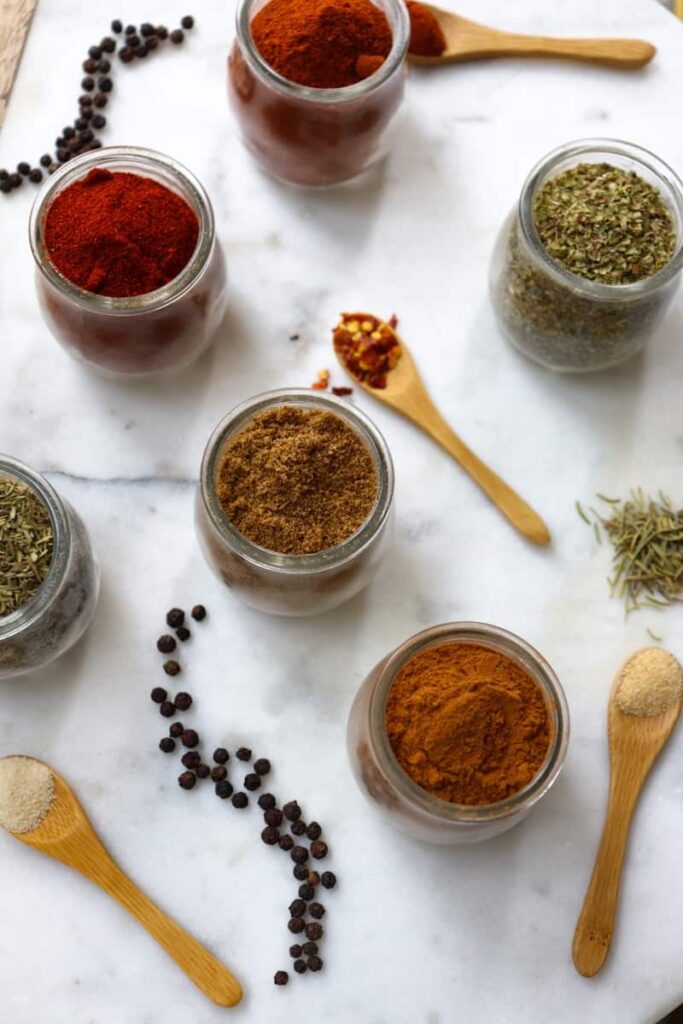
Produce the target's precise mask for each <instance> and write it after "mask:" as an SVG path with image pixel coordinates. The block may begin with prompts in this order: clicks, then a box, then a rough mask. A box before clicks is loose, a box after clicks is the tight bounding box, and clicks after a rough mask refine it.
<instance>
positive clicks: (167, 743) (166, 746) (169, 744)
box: [159, 736, 175, 754]
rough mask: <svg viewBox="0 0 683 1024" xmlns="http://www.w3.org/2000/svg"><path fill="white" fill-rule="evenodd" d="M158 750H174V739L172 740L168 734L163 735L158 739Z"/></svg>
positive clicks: (169, 752)
mask: <svg viewBox="0 0 683 1024" xmlns="http://www.w3.org/2000/svg"><path fill="white" fill-rule="evenodd" d="M159 750H162V751H163V752H164V754H172V753H173V751H174V750H175V740H172V739H171V737H170V736H164V738H163V739H161V740H159Z"/></svg>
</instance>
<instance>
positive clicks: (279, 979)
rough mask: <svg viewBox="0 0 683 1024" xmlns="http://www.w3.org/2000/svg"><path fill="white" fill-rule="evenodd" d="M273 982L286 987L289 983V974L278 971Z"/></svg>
mask: <svg viewBox="0 0 683 1024" xmlns="http://www.w3.org/2000/svg"><path fill="white" fill-rule="evenodd" d="M273 981H274V982H275V984H276V985H286V984H287V982H288V981H289V975H288V974H287V971H276V972H275V977H274V978H273Z"/></svg>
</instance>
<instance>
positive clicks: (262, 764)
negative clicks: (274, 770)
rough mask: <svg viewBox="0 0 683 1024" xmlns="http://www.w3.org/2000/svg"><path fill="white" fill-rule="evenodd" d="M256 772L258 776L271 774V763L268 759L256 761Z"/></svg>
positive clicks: (262, 758)
mask: <svg viewBox="0 0 683 1024" xmlns="http://www.w3.org/2000/svg"><path fill="white" fill-rule="evenodd" d="M254 771H255V772H256V774H257V775H268V773H269V772H270V761H269V760H268V758H267V757H259V759H258V760H257V761H254Z"/></svg>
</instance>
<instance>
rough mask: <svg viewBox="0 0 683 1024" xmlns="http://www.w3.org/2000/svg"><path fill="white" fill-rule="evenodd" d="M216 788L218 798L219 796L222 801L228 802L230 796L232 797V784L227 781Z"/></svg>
mask: <svg viewBox="0 0 683 1024" xmlns="http://www.w3.org/2000/svg"><path fill="white" fill-rule="evenodd" d="M215 788H216V796H219V797H220V798H221V800H227V798H228V797H229V796H232V784H231V783H230V782H228V781H227V780H225V779H223V780H221V782H217V783H216V787H215Z"/></svg>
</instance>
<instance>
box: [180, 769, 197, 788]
mask: <svg viewBox="0 0 683 1024" xmlns="http://www.w3.org/2000/svg"><path fill="white" fill-rule="evenodd" d="M196 781H197V776H196V775H194V774H193V772H183V774H182V775H179V776H178V785H179V786H180V788H181V789H192V788H193V787H194V785H195V783H196Z"/></svg>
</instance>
